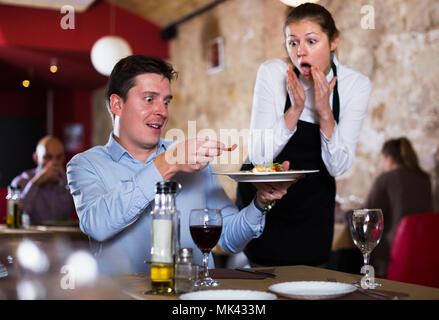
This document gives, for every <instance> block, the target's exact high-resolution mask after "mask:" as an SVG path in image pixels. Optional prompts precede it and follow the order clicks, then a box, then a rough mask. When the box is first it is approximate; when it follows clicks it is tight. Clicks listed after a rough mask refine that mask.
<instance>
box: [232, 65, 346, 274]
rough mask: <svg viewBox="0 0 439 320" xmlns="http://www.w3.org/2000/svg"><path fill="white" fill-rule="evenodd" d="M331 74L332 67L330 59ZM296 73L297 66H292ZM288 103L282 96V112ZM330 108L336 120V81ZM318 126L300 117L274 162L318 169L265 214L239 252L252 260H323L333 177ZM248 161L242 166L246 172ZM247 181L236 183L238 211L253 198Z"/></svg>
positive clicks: (288, 262)
mask: <svg viewBox="0 0 439 320" xmlns="http://www.w3.org/2000/svg"><path fill="white" fill-rule="evenodd" d="M332 70H333V73H334V76H336V75H337V70H336V67H335V65H334V63H332ZM295 71H296V74H298V70H295ZM290 106H291V101H290V99H289V96H288V94H287V100H286V103H285V111H287V110H288V108H289V107H290ZM332 112H333V114H334V118H335V121H336V122H337V123H338V118H339V112H340V102H339V96H338V89H337V83H336V85H335V87H334V93H333V102H332ZM320 139H321V137H320V125H319V124H313V123H309V122H305V121H301V120H299V121H298V123H297V130H296V132H295V134H294V135H293V136H292V137H291V138H290V140H289V142H288V143H287V145H286V146H285V148H284V149H283V150H282V152H281V153H280V154H279V155H278V156H277V158H276V159H275V160H274V162H279V163H282V162H283V161H285V160H288V161H289V162H290V169H294V170H308V169H309V170H311V169H318V170H320V171H319V172H318V173H311V174H308V175H306V176H305V177H304V178H303V179H301V180H299V181H298V182H296V183H294V184H292V185H291V186H290V187H289V188H288V192H287V194H286V195H285V196H284V197H283V198H282V199H281V200H278V201H277V202H276V205H275V206H274V208H273V209H272V210H271V211H270V212H269V213H267V215H266V224H265V228H264V231H263V233H262V235H261V237H259V238H257V239H253V240H252V241H251V242H250V243H249V244H248V245H247V247H246V248H245V250H244V252H245V254H246V255H247V258H248V259H249V261H250V262H251V263H255V264H258V265H266V266H275V265H278V266H280V265H299V264H303V265H311V266H318V265H322V264H325V263H327V262H328V259H329V255H330V253H331V246H332V238H333V233H334V206H335V179H334V178H333V177H332V176H331V175H330V174H329V173H328V170H327V169H326V166H325V164H324V162H323V160H322V156H321V154H322V148H321V142H320ZM252 167H253V166H252V165H250V166H249V165H243V167H242V168H241V170H249V169H251V168H252ZM255 194H256V188H255V187H254V186H253V185H252V184H251V183H238V188H237V206H238V207H239V208H240V209H242V208H243V207H245V206H247V205H248V204H249V203H250V202H251V201H252V200H253V199H254V197H255Z"/></svg>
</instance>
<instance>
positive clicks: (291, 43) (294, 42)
mask: <svg viewBox="0 0 439 320" xmlns="http://www.w3.org/2000/svg"><path fill="white" fill-rule="evenodd" d="M288 44H289V45H290V46H291V47H295V46H296V45H297V41H290V42H289V43H288Z"/></svg>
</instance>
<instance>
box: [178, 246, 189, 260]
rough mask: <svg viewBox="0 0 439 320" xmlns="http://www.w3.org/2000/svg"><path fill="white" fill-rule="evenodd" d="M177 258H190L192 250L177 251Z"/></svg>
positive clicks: (182, 249)
mask: <svg viewBox="0 0 439 320" xmlns="http://www.w3.org/2000/svg"><path fill="white" fill-rule="evenodd" d="M178 257H179V258H182V259H191V258H192V248H181V249H180V250H178Z"/></svg>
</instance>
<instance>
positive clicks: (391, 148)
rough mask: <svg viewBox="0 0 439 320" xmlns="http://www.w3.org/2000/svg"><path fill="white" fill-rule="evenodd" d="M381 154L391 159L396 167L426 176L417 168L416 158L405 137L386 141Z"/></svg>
mask: <svg viewBox="0 0 439 320" xmlns="http://www.w3.org/2000/svg"><path fill="white" fill-rule="evenodd" d="M381 153H382V154H383V155H384V156H386V157H391V158H392V160H393V161H394V162H395V163H396V164H397V165H398V166H402V167H406V168H409V169H413V170H416V171H419V172H421V173H423V174H425V175H428V174H427V173H426V172H425V171H424V170H422V169H421V167H420V166H419V162H418V156H417V155H416V152H415V150H414V149H413V147H412V144H411V143H410V141H409V140H408V139H407V138H405V137H401V138H397V139H391V140H387V141H386V142H385V143H384V145H383V147H382V149H381Z"/></svg>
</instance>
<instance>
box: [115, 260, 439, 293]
mask: <svg viewBox="0 0 439 320" xmlns="http://www.w3.org/2000/svg"><path fill="white" fill-rule="evenodd" d="M255 269H258V268H255ZM274 273H275V274H276V278H266V279H262V280H253V279H252V280H244V279H218V281H220V282H221V285H220V286H219V287H217V289H245V290H258V291H268V287H269V286H270V285H272V284H275V283H280V282H287V281H313V280H314V281H328V279H333V280H336V281H337V282H344V283H353V282H356V281H359V280H360V279H361V277H362V276H361V275H355V274H349V273H344V272H338V271H333V270H328V269H322V268H316V267H308V266H286V267H275V271H274ZM114 280H115V281H117V283H119V284H120V287H121V290H122V292H123V293H125V294H127V295H129V296H130V297H132V298H133V299H140V300H170V299H172V300H176V299H178V296H162V295H152V294H144V293H145V292H147V291H149V290H150V289H151V286H150V282H149V274H144V273H139V274H130V275H122V276H119V277H116V278H115V279H114ZM377 281H378V282H380V283H382V284H383V286H382V288H380V289H382V290H386V291H393V292H399V293H406V294H408V295H409V296H408V297H406V298H402V299H408V300H439V289H436V288H431V287H425V286H418V285H414V284H408V283H402V282H396V281H391V280H385V279H377ZM279 299H283V298H281V297H279ZM365 299H367V297H366V296H365Z"/></svg>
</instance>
